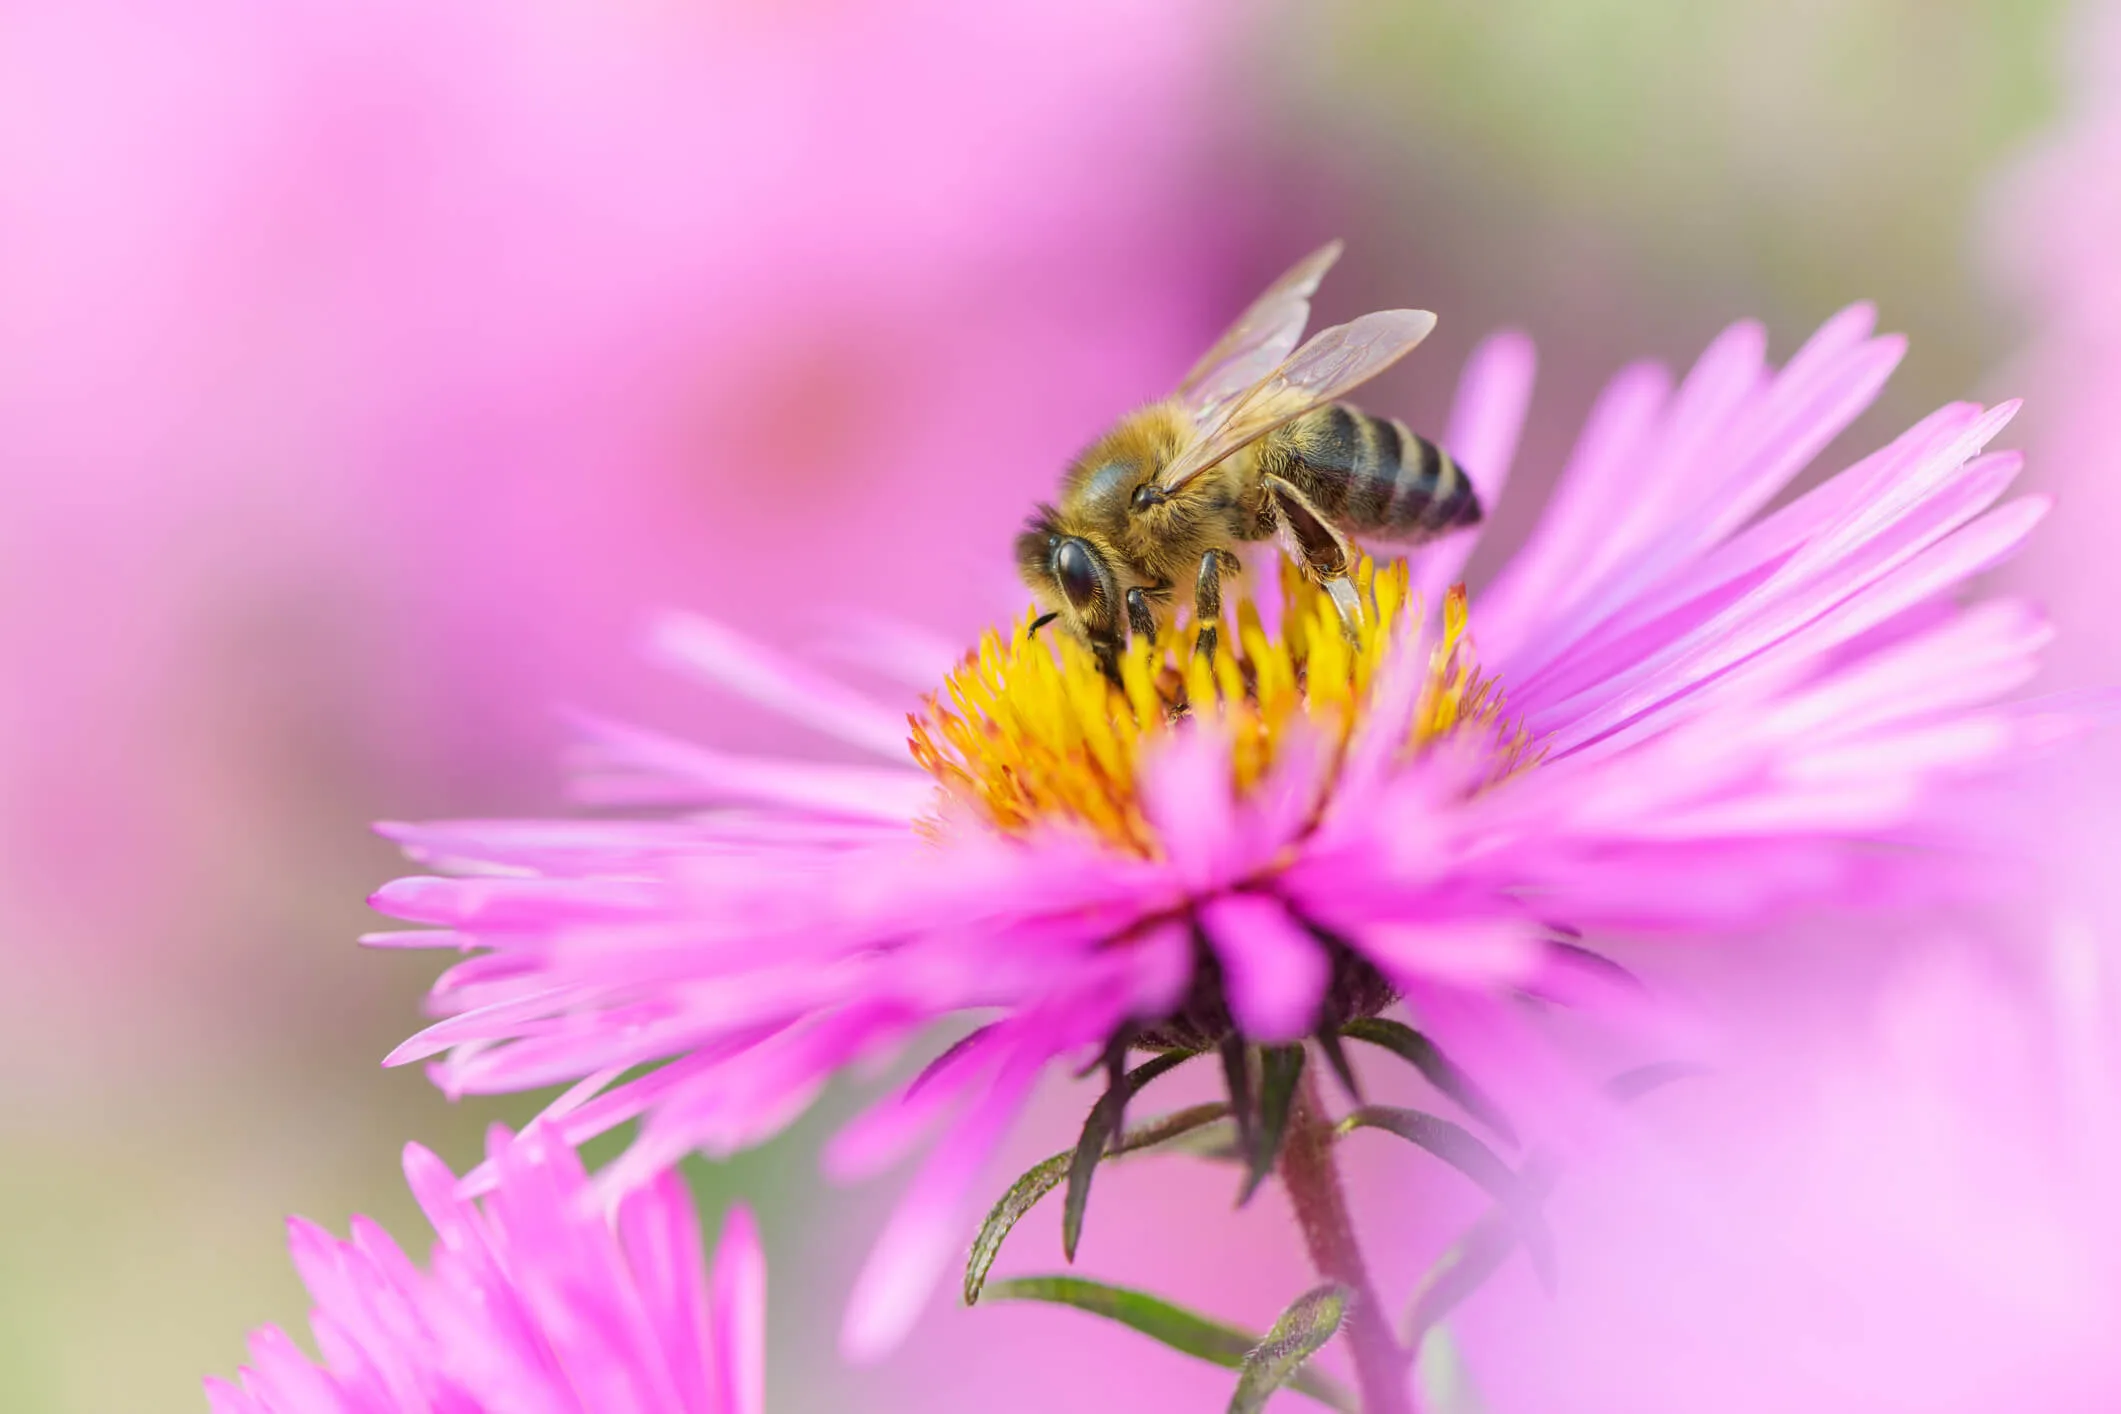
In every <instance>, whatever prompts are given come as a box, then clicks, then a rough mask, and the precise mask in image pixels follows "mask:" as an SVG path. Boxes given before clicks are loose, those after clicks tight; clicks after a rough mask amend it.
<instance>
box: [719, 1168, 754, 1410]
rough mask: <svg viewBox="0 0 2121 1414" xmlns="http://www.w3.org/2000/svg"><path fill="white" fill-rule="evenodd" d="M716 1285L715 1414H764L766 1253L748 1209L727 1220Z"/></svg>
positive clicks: (732, 1211)
mask: <svg viewBox="0 0 2121 1414" xmlns="http://www.w3.org/2000/svg"><path fill="white" fill-rule="evenodd" d="M713 1283H714V1337H713V1339H714V1368H715V1374H716V1377H717V1381H718V1385H719V1392H720V1395H721V1400H720V1403H719V1404H718V1405H717V1406H716V1414H765V1410H766V1254H765V1251H764V1249H763V1248H762V1247H761V1245H760V1243H759V1229H758V1223H757V1221H756V1220H755V1219H754V1218H753V1217H752V1216H751V1210H750V1209H749V1208H746V1207H743V1206H741V1205H740V1206H738V1207H735V1208H731V1209H730V1210H729V1216H728V1217H727V1218H726V1219H724V1220H723V1223H722V1240H721V1242H720V1243H719V1244H718V1245H717V1246H716V1248H715V1254H714V1277H713Z"/></svg>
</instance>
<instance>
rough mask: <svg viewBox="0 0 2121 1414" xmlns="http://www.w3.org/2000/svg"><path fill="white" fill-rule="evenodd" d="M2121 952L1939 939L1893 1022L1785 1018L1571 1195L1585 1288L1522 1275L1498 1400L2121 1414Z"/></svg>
mask: <svg viewBox="0 0 2121 1414" xmlns="http://www.w3.org/2000/svg"><path fill="white" fill-rule="evenodd" d="M1932 941H1933V942H1935V941H1936V940H1934V939H1933V940H1932ZM2110 941H2111V940H2110V938H2109V937H2099V936H2096V935H2094V934H2093V933H2092V932H2091V931H2090V930H2087V929H2083V928H2081V927H2076V926H2071V927H2065V928H2064V929H2062V930H2060V931H2059V932H2058V935H2057V938H2056V946H2055V947H2054V949H2053V951H2052V952H2051V953H2050V954H2049V955H2048V957H2047V959H2046V961H2047V962H2048V964H2049V966H2048V967H2047V968H2045V969H2040V968H2035V969H2022V968H2015V967H2012V966H2010V965H2008V964H1999V963H1998V961H1997V960H1996V959H1995V957H1994V956H1993V955H1990V956H1989V957H1988V958H1986V959H1985V960H1977V957H1976V955H1975V954H1973V953H1971V952H1959V951H1955V950H1954V949H1953V948H1951V947H1950V946H1945V947H1933V948H1932V949H1931V950H1930V951H1929V952H1928V953H1927V954H1926V955H1925V956H1923V957H1922V958H1920V959H1919V960H1917V961H1912V962H1910V963H1909V964H1907V965H1905V966H1903V967H1902V969H1901V970H1900V974H1899V975H1898V976H1897V977H1896V978H1895V979H1893V981H1892V982H1891V984H1890V985H1888V986H1887V987H1885V988H1883V989H1882V990H1881V991H1880V992H1879V993H1878V994H1877V995H1876V996H1875V997H1874V999H1873V1000H1872V1002H1871V1004H1870V1005H1871V1009H1870V1014H1869V1017H1868V1024H1867V1025H1858V1026H1854V1027H1850V1026H1847V1025H1845V1024H1843V1025H1837V1026H1835V1027H1832V1028H1822V1027H1818V1026H1812V1027H1792V1026H1789V1025H1788V1024H1786V1023H1787V1018H1785V1024H1783V1025H1781V1026H1779V1027H1775V1028H1770V1030H1771V1032H1773V1033H1774V1034H1773V1035H1772V1040H1773V1044H1772V1045H1771V1046H1770V1045H1763V1046H1761V1047H1760V1048H1759V1049H1758V1050H1757V1051H1756V1052H1755V1053H1753V1054H1752V1055H1750V1056H1749V1057H1748V1058H1747V1059H1746V1060H1745V1062H1744V1063H1743V1064H1740V1065H1738V1066H1734V1067H1733V1068H1732V1069H1731V1070H1729V1071H1727V1072H1725V1073H1722V1074H1719V1075H1718V1076H1716V1077H1714V1078H1713V1079H1710V1080H1705V1081H1700V1082H1696V1083H1695V1084H1694V1086H1693V1087H1692V1088H1689V1087H1680V1088H1677V1089H1674V1090H1673V1091H1672V1092H1670V1094H1669V1095H1666V1096H1663V1097H1660V1098H1659V1099H1658V1100H1656V1101H1654V1102H1651V1104H1650V1106H1649V1107H1648V1109H1647V1110H1646V1112H1645V1114H1644V1118H1643V1125H1642V1128H1641V1130H1640V1132H1639V1133H1638V1134H1637V1135H1636V1137H1635V1140H1634V1142H1631V1143H1628V1144H1624V1145H1616V1146H1614V1147H1613V1148H1611V1149H1609V1150H1607V1151H1606V1152H1604V1153H1602V1154H1600V1155H1599V1156H1597V1157H1596V1158H1594V1159H1592V1160H1590V1161H1588V1162H1586V1163H1585V1164H1583V1165H1582V1166H1580V1167H1578V1168H1575V1169H1572V1170H1570V1171H1568V1172H1566V1173H1564V1174H1563V1176H1562V1178H1561V1181H1560V1184H1559V1186H1558V1187H1557V1188H1556V1190H1555V1194H1554V1197H1553V1199H1552V1200H1551V1202H1550V1205H1549V1206H1550V1212H1551V1216H1552V1218H1553V1221H1554V1224H1555V1228H1556V1231H1557V1233H1558V1235H1559V1242H1560V1247H1561V1252H1560V1262H1561V1279H1560V1288H1559V1294H1558V1295H1557V1296H1556V1297H1554V1298H1552V1299H1549V1298H1548V1297H1546V1296H1545V1295H1543V1294H1542V1293H1540V1292H1539V1291H1537V1290H1536V1289H1534V1288H1533V1286H1532V1284H1531V1283H1530V1282H1528V1281H1526V1280H1524V1278H1523V1274H1522V1273H1521V1272H1516V1271H1506V1272H1505V1273H1504V1274H1503V1275H1502V1276H1501V1277H1499V1278H1498V1280H1497V1282H1496V1283H1495V1285H1494V1286H1493V1287H1492V1289H1490V1290H1488V1291H1486V1292H1484V1293H1482V1295H1481V1297H1480V1298H1479V1299H1478V1300H1477V1301H1475V1302H1473V1303H1472V1304H1471V1305H1469V1306H1468V1307H1467V1308H1466V1309H1465V1311H1464V1312H1463V1313H1462V1314H1461V1315H1460V1316H1459V1317H1458V1318H1457V1321H1456V1327H1457V1330H1458V1333H1459V1335H1460V1337H1461V1341H1460V1343H1461V1344H1462V1346H1463V1348H1464V1349H1465V1351H1466V1353H1467V1359H1468V1363H1469V1365H1470V1369H1471V1374H1472V1378H1473V1381H1474V1382H1475V1384H1476V1385H1477V1386H1478V1388H1479V1390H1480V1392H1481V1394H1482V1395H1483V1396H1485V1398H1486V1399H1487V1401H1488V1407H1489V1408H1490V1409H1492V1410H1493V1411H1495V1414H1510V1412H1511V1411H1518V1410H1523V1411H1539V1414H1549V1412H1550V1411H1551V1414H1699V1411H1702V1410H1709V1409H1713V1410H1717V1411H1719V1414H1721V1411H1728V1414H1769V1412H1770V1411H1788V1410H1795V1409H1801V1410H1805V1411H1808V1414H1810V1412H1812V1411H1816V1414H1874V1411H1878V1410H1907V1411H1922V1414H1977V1412H1978V1411H1989V1410H1995V1409H2004V1408H2008V1409H2012V1410H2020V1411H2024V1414H2096V1411H2103V1410H2110V1409H2114V1408H2117V1407H2121V1351H2117V1350H2116V1349H2115V1346H2114V1341H2113V1331H2114V1326H2115V1322H2116V1320H2121V1221H2117V1215H2116V1213H2115V1210H2114V1205H2113V1200H2112V1195H2113V1192H2114V1185H2115V1182H2116V1180H2117V1178H2121V1167H2117V1165H2116V1160H2117V1159H2121V1149H2117V1148H2116V1146H2115V1143H2114V1141H2115V1139H2116V1137H2121V1088H2117V1086H2116V1082H2117V1080H2121V1069H2117V1068H2116V1064H2115V1063H2116V1061H2117V1059H2121V1052H2117V1051H2116V1049H2115V1035H2116V1032H2115V1029H2114V1028H2115V1023H2116V1021H2117V1020H2121V1013H2117V1012H2116V1011H2115V1008H2114V1001H2115V997H2116V994H2115V992H2114V990H2113V987H2112V979H2113V967H2112V960H2111V957H2110V953H2111V948H2110V947H2109V946H2108V944H2109V943H2110ZM2043 971H2044V972H2045V975H2042V973H2043Z"/></svg>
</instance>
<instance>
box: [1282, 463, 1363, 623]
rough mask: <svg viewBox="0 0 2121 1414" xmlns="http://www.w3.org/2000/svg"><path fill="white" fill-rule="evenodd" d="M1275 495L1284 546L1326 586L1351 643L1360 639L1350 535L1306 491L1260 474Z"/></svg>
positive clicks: (1319, 584)
mask: <svg viewBox="0 0 2121 1414" xmlns="http://www.w3.org/2000/svg"><path fill="white" fill-rule="evenodd" d="M1260 480H1261V482H1262V483H1263V484H1264V485H1265V486H1266V488H1267V494H1268V495H1269V496H1271V497H1272V498H1273V502H1274V515H1275V520H1276V521H1277V522H1278V526H1279V529H1280V531H1281V542H1282V549H1283V550H1284V551H1286V552H1287V553H1288V554H1289V555H1290V556H1291V557H1292V558H1293V559H1295V561H1296V562H1297V563H1298V564H1300V565H1302V566H1303V568H1304V573H1305V574H1307V575H1309V576H1310V577H1311V578H1312V579H1313V580H1314V581H1316V582H1317V584H1318V587H1319V588H1320V589H1323V590H1325V592H1326V597H1327V598H1328V599H1331V600H1332V601H1333V607H1334V609H1335V610H1336V611H1337V612H1338V613H1339V614H1340V627H1341V631H1342V632H1344V633H1345V634H1347V636H1348V641H1349V642H1350V643H1354V642H1358V641H1359V636H1360V630H1361V629H1362V599H1361V598H1360V596H1358V595H1357V594H1356V592H1355V585H1354V582H1353V581H1351V580H1350V579H1349V578H1348V568H1349V566H1350V564H1351V563H1352V562H1353V558H1354V557H1353V555H1352V554H1351V552H1350V547H1349V544H1348V539H1347V537H1346V536H1344V535H1342V534H1341V533H1340V531H1339V530H1338V529H1337V528H1335V526H1334V525H1333V523H1332V522H1331V521H1328V520H1327V519H1326V518H1325V517H1324V516H1322V515H1320V514H1319V512H1318V508H1317V507H1316V506H1313V505H1312V504H1311V502H1310V500H1309V498H1308V497H1306V496H1305V495H1304V493H1303V492H1301V491H1299V490H1297V489H1296V488H1295V487H1294V486H1292V485H1290V484H1289V483H1288V482H1286V481H1284V480H1282V479H1281V478H1280V477H1278V476H1273V475H1268V476H1263V477H1261V478H1260Z"/></svg>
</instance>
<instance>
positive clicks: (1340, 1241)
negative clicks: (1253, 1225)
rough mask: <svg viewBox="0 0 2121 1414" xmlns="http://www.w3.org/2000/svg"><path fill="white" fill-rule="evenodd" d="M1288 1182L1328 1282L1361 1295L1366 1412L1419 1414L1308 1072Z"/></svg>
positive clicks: (1282, 1165)
mask: <svg viewBox="0 0 2121 1414" xmlns="http://www.w3.org/2000/svg"><path fill="white" fill-rule="evenodd" d="M1279 1169H1280V1172H1281V1182H1282V1187H1283V1188H1284V1189H1285V1190H1286V1191H1287V1192H1288V1195H1289V1206H1290V1207H1292V1208H1293V1209H1295V1211H1296V1224H1297V1226H1298V1227H1299V1228H1301V1229H1302V1230H1303V1235H1304V1246H1305V1247H1306V1248H1307V1249H1309V1251H1310V1253H1311V1265H1312V1266H1314V1267H1316V1268H1317V1269H1318V1274H1319V1275H1320V1276H1321V1277H1324V1278H1325V1279H1326V1280H1327V1281H1337V1282H1339V1283H1340V1284H1341V1285H1343V1286H1345V1287H1347V1288H1348V1289H1349V1290H1350V1291H1352V1292H1354V1293H1355V1298H1354V1300H1353V1301H1351V1302H1350V1303H1349V1305H1348V1315H1347V1325H1346V1327H1345V1332H1346V1335H1347V1339H1348V1346H1349V1349H1350V1352H1351V1353H1352V1354H1353V1356H1354V1358H1355V1378H1356V1384H1357V1387H1358V1388H1359V1389H1360V1390H1361V1391H1362V1408H1363V1414H1414V1402H1413V1398H1412V1396H1411V1395H1410V1394H1409V1393H1408V1378H1407V1376H1408V1365H1409V1361H1408V1358H1407V1354H1406V1352H1405V1351H1403V1350H1401V1349H1400V1348H1399V1342H1398V1341H1397V1340H1396V1339H1394V1337H1393V1335H1392V1324H1391V1321H1390V1320H1389V1319H1387V1317H1386V1315H1385V1309H1384V1303H1383V1302H1381V1301H1379V1300H1378V1299H1377V1291H1376V1289H1375V1288H1374V1287H1372V1286H1371V1284H1370V1270H1369V1268H1368V1267H1367V1266H1366V1265H1364V1263H1363V1259H1362V1248H1361V1247H1360V1246H1359V1245H1358V1244H1357V1242H1356V1240H1355V1225H1354V1223H1353V1222H1352V1221H1351V1220H1350V1219H1349V1217H1348V1201H1347V1197H1346V1195H1344V1194H1343V1193H1342V1192H1341V1187H1340V1168H1339V1165H1338V1164H1337V1163H1336V1162H1335V1160H1334V1157H1333V1123H1332V1121H1331V1120H1330V1119H1328V1118H1327V1116H1326V1107H1325V1104H1324V1101H1323V1097H1322V1096H1321V1095H1320V1093H1319V1087H1318V1073H1317V1071H1316V1070H1315V1069H1312V1070H1306V1071H1305V1073H1304V1077H1303V1080H1302V1082H1301V1083H1300V1085H1299V1087H1298V1089H1297V1092H1296V1104H1295V1111H1294V1113H1293V1114H1291V1115H1290V1117H1289V1134H1288V1138H1287V1139H1286V1140H1285V1141H1284V1142H1283V1144H1282V1149H1281V1158H1280V1161H1279Z"/></svg>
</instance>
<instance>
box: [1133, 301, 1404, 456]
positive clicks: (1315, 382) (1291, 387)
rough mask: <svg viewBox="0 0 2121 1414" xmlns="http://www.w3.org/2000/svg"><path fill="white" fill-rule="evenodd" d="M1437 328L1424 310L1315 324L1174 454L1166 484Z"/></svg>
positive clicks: (1298, 412) (1380, 366)
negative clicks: (1315, 329) (1314, 331)
mask: <svg viewBox="0 0 2121 1414" xmlns="http://www.w3.org/2000/svg"><path fill="white" fill-rule="evenodd" d="M1435 327H1436V316H1435V315H1433V314H1431V313H1429V312H1428V311H1427V310H1425V309H1383V310H1379V311H1377V312H1376V313H1374V314H1365V315H1364V316H1363V317H1362V318H1360V319H1355V320H1350V321H1349V322H1348V323H1346V324H1336V325H1334V326H1333V327H1332V328H1330V329H1322V330H1320V331H1319V333H1318V336H1317V337H1316V338H1314V339H1312V340H1311V341H1310V342H1309V343H1307V344H1305V345H1304V346H1303V347H1302V348H1300V349H1298V350H1297V351H1296V354H1295V356H1294V357H1293V358H1291V359H1290V360H1289V361H1288V362H1287V363H1284V364H1283V365H1282V366H1281V367H1279V368H1277V369H1275V370H1274V371H1272V372H1271V373H1269V374H1267V375H1266V376H1265V377H1264V378H1262V379H1260V381H1259V382H1258V383H1257V384H1256V385H1254V386H1253V387H1252V388H1251V389H1250V390H1248V391H1247V392H1245V393H1244V394H1242V395H1241V396H1240V397H1239V398H1238V399H1237V400H1236V402H1235V403H1234V404H1233V405H1232V407H1231V409H1230V412H1229V415H1228V416H1227V417H1225V418H1224V419H1223V421H1222V423H1221V424H1220V425H1219V426H1217V427H1215V428H1214V429H1213V430H1211V431H1209V432H1208V433H1206V434H1205V435H1204V436H1203V437H1202V438H1201V440H1200V441H1198V442H1196V443H1194V444H1193V445H1192V446H1190V447H1188V448H1186V449H1185V450H1184V451H1182V452H1180V453H1179V455H1178V456H1176V457H1174V458H1173V459H1172V461H1171V464H1170V465H1169V466H1167V467H1165V468H1164V472H1163V475H1162V477H1161V478H1160V481H1161V484H1162V486H1163V488H1164V489H1165V490H1166V491H1175V490H1177V489H1178V488H1179V487H1181V486H1183V485H1185V484H1186V483H1187V482H1188V481H1191V480H1192V479H1193V478H1194V477H1196V476H1198V475H1200V474H1201V473H1202V472H1204V471H1206V470H1207V469H1208V468H1209V467H1212V466H1214V465H1215V464H1216V463H1217V462H1219V461H1221V460H1222V459H1223V458H1224V457H1227V456H1229V455H1230V453H1232V452H1234V451H1236V450H1237V449H1238V448H1240V447H1242V446H1244V445H1245V444H1246V443H1248V442H1255V441H1257V440H1258V439H1260V438H1261V437H1264V436H1266V435H1267V434H1268V433H1269V432H1272V431H1273V430H1274V429H1275V428H1277V427H1279V426H1281V425H1282V424H1283V423H1285V422H1291V421H1294V420H1295V419H1296V418H1299V417H1302V416H1303V415H1304V414H1305V413H1307V412H1309V411H1311V410H1312V409H1313V408H1318V407H1323V406H1325V405H1326V404H1327V403H1331V402H1337V401H1339V400H1340V399H1341V398H1343V397H1346V396H1347V395H1348V394H1349V393H1350V392H1352V391H1353V390H1354V389H1355V388H1357V387H1359V386H1360V385H1362V384H1364V383H1367V382H1369V381H1370V380H1371V379H1372V378H1375V377H1376V376H1377V375H1378V374H1380V373H1382V372H1384V371H1385V370H1386V369H1387V368H1390V367H1391V366H1392V365H1393V364H1395V363H1397V362H1399V360H1400V359H1402V358H1404V357H1406V355H1407V354H1409V353H1410V352H1412V351H1413V349H1414V346H1415V345H1416V344H1419V343H1420V342H1421V341H1422V340H1423V339H1426V338H1427V337H1428V336H1429V331H1430V330H1431V329H1434V328H1435Z"/></svg>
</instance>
